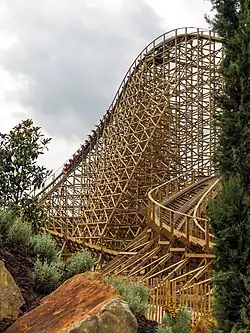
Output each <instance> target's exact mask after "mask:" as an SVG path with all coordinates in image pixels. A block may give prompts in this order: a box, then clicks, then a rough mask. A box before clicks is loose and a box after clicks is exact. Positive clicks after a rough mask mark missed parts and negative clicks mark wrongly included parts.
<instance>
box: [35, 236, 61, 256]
mask: <svg viewBox="0 0 250 333" xmlns="http://www.w3.org/2000/svg"><path fill="white" fill-rule="evenodd" d="M29 247H30V249H31V250H32V252H33V253H34V254H35V255H37V256H39V258H40V259H41V260H47V261H48V262H51V261H53V260H55V259H56V258H57V253H58V251H57V248H56V242H55V241H54V239H53V238H52V237H51V236H50V235H48V234H42V233H40V234H36V235H32V236H31V237H30V240H29Z"/></svg>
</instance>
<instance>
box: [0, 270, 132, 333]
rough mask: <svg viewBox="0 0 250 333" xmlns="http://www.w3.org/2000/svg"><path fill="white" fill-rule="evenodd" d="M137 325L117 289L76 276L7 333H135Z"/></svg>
mask: <svg viewBox="0 0 250 333" xmlns="http://www.w3.org/2000/svg"><path fill="white" fill-rule="evenodd" d="M137 328H138V325H137V321H136V318H135V317H134V315H133V314H132V312H131V311H130V309H129V307H128V305H127V303H126V302H124V301H123V300H122V298H121V297H120V296H119V295H118V293H117V291H116V289H115V288H114V287H112V286H109V285H106V284H104V283H103V282H101V281H96V280H91V279H90V278H89V277H86V276H84V274H79V275H76V276H74V277H73V278H71V279H69V280H67V281H66V282H64V283H63V284H62V285H61V286H60V287H59V288H58V289H57V290H55V291H54V292H53V293H52V294H50V295H49V296H47V297H45V298H44V299H43V300H42V302H41V304H40V305H39V306H38V307H36V308H35V309H34V310H32V311H30V312H28V313H26V314H25V315H24V316H23V317H20V318H19V319H17V321H16V322H15V323H14V324H13V325H12V326H10V327H9V328H8V329H7V330H6V331H5V332H6V333H21V332H25V333H37V332H43V333H112V332H114V333H116V332H117V333H118V332H119V333H136V332H137Z"/></svg>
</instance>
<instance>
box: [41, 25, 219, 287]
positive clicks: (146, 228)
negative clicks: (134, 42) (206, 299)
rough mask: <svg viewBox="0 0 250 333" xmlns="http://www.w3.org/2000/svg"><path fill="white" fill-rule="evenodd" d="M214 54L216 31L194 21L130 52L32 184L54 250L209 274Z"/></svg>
mask: <svg viewBox="0 0 250 333" xmlns="http://www.w3.org/2000/svg"><path fill="white" fill-rule="evenodd" d="M221 58H222V46H221V43H220V40H219V39H218V38H217V37H216V35H215V34H214V33H213V32H211V31H204V30H201V29H196V28H183V29H177V30H173V31H170V32H168V33H166V34H164V35H162V36H160V37H158V38H157V39H155V40H154V41H153V42H152V43H150V44H149V45H148V46H147V47H146V48H145V49H144V50H143V51H142V52H141V53H140V54H139V56H138V57H137V58H136V60H135V61H134V62H133V64H132V66H131V67H130V68H129V70H128V72H127V74H126V75H125V77H124V79H123V81H122V83H121V85H120V87H119V89H118V91H117V93H116V95H115V98H114V99H113V102H112V103H111V105H110V107H109V109H108V110H107V112H106V114H105V115H104V117H103V118H102V119H101V120H100V124H99V125H97V126H96V129H95V130H94V131H92V132H93V133H92V134H91V135H90V136H89V139H88V140H86V142H85V144H84V145H82V146H81V148H80V149H79V150H78V151H77V152H76V153H75V154H74V155H73V157H72V158H71V159H70V160H69V161H68V162H67V163H65V165H64V167H63V170H61V171H60V172H59V173H58V174H57V175H54V176H53V178H50V179H48V180H46V184H45V186H44V188H43V189H42V191H41V192H40V193H38V194H37V195H38V198H39V200H40V204H41V206H42V208H43V210H44V211H45V213H46V214H47V217H48V221H49V222H48V224H47V226H46V228H45V229H46V232H48V233H51V234H52V235H53V236H54V237H55V238H56V239H57V241H58V243H59V244H61V246H62V251H66V252H67V251H69V252H73V251H76V250H79V249H81V248H87V249H89V250H91V251H92V252H93V253H95V254H96V255H97V256H98V258H99V259H98V263H99V266H100V267H101V269H102V272H103V273H104V274H113V275H125V276H127V277H137V278H139V279H140V280H141V281H148V280H150V279H153V278H155V277H158V278H160V279H161V281H168V282H169V283H170V284H171V283H175V285H176V284H177V286H178V283H181V284H182V287H183V288H187V287H188V286H191V285H192V284H194V283H201V282H202V281H205V282H204V283H208V284H209V283H210V281H211V269H212V258H213V255H212V253H211V247H212V245H213V242H214V237H213V235H212V234H211V230H210V227H209V222H208V220H207V218H206V212H205V205H206V200H207V198H208V197H210V196H213V194H214V193H215V192H216V186H217V185H218V179H217V178H216V176H215V175H214V171H213V165H212V161H211V156H212V154H213V150H214V145H215V142H216V132H215V129H214V126H213V114H214V101H213V96H214V93H215V92H216V91H218V90H219V89H220V87H221V82H220V77H219V70H218V69H219V65H220V61H221Z"/></svg>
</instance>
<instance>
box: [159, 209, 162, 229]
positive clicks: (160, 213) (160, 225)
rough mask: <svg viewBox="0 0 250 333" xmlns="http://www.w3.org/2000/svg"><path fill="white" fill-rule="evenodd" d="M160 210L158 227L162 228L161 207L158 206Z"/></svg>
mask: <svg viewBox="0 0 250 333" xmlns="http://www.w3.org/2000/svg"><path fill="white" fill-rule="evenodd" d="M159 209H160V211H159V220H160V229H162V208H161V207H159Z"/></svg>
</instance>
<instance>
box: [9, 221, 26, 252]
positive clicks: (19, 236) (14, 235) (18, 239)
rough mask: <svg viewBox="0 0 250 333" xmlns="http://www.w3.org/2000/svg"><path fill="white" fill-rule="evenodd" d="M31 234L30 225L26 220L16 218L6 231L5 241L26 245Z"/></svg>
mask: <svg viewBox="0 0 250 333" xmlns="http://www.w3.org/2000/svg"><path fill="white" fill-rule="evenodd" d="M31 236H32V227H31V225H30V224H29V223H28V222H25V221H22V220H21V219H20V218H17V219H15V221H14V222H13V224H12V225H11V226H10V228H9V231H8V232H7V241H8V242H11V243H15V244H19V245H23V246H28V244H29V241H30V238H31Z"/></svg>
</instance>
